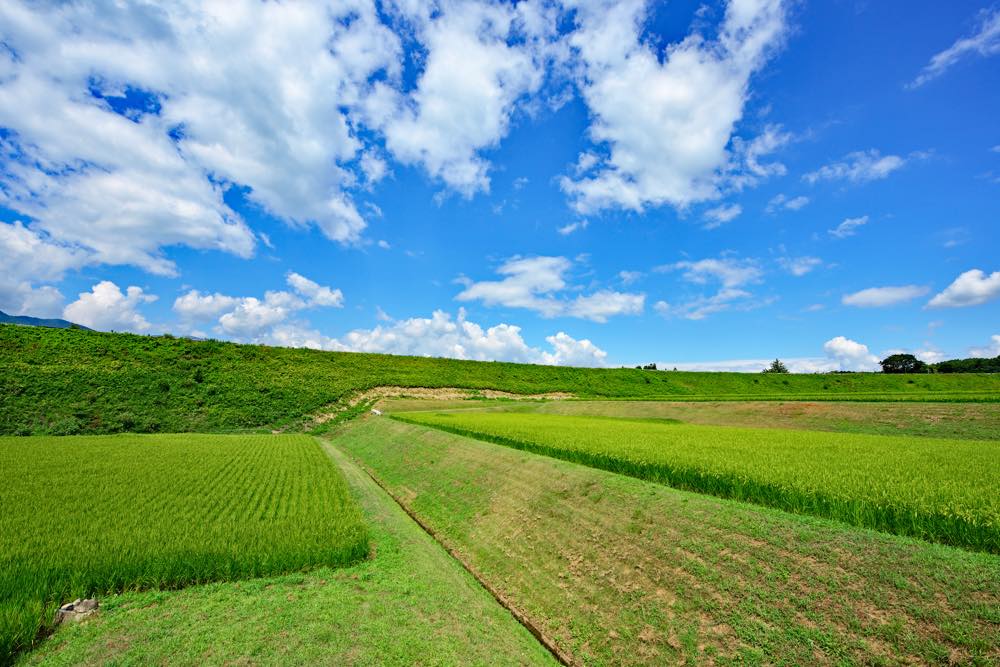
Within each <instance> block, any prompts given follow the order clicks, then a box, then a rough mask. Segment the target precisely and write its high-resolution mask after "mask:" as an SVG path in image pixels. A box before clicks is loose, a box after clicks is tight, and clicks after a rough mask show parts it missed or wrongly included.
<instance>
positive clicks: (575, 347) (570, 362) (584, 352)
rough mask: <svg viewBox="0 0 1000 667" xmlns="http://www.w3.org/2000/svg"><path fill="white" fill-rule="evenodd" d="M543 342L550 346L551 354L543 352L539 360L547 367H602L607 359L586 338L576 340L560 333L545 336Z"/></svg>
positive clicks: (605, 355) (602, 351) (600, 350)
mask: <svg viewBox="0 0 1000 667" xmlns="http://www.w3.org/2000/svg"><path fill="white" fill-rule="evenodd" d="M545 341H546V342H547V343H548V344H549V345H551V346H552V352H543V353H542V357H541V360H542V363H543V364H547V365H549V366H604V364H605V360H606V359H607V357H608V353H607V352H605V351H604V350H602V349H601V348H599V347H597V346H596V345H594V344H593V343H591V342H590V341H589V340H587V339H586V338H584V339H583V340H576V339H575V338H573V337H572V336H569V335H568V334H566V333H563V332H562V331H560V332H559V333H557V334H556V335H554V336H546V338H545Z"/></svg>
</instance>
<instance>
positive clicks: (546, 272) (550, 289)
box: [455, 257, 645, 322]
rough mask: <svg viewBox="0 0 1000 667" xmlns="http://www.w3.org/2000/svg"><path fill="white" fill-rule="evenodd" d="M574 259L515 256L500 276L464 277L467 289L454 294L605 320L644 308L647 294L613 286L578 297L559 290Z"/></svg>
mask: <svg viewBox="0 0 1000 667" xmlns="http://www.w3.org/2000/svg"><path fill="white" fill-rule="evenodd" d="M571 267H572V262H570V260H568V259H566V258H565V257H513V258H511V259H508V260H507V261H505V262H504V263H503V264H501V265H500V267H499V268H498V269H497V273H499V274H500V275H501V276H504V278H503V279H501V280H484V281H481V282H472V281H470V280H468V279H465V280H463V281H462V282H464V284H465V289H464V290H462V292H460V293H459V294H458V295H457V296H456V297H455V298H456V299H458V300H459V301H482V302H483V303H484V304H486V305H487V306H497V305H500V306H507V307H510V308H526V309H528V310H533V311H535V312H537V313H539V314H540V315H542V316H543V317H558V316H569V317H579V318H583V319H589V320H593V321H595V322H606V321H607V319H608V318H609V317H613V316H615V315H637V314H639V313H641V312H642V310H643V306H644V304H645V296H644V295H642V294H632V293H626V292H615V291H611V290H600V291H597V292H594V293H592V294H588V295H583V294H581V295H578V296H577V297H576V298H575V299H571V300H570V299H566V298H561V297H559V296H558V294H559V293H560V292H562V291H564V290H565V289H566V288H567V287H568V285H567V282H566V273H567V272H568V271H569V270H570V268H571Z"/></svg>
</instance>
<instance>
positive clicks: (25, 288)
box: [0, 280, 64, 317]
mask: <svg viewBox="0 0 1000 667" xmlns="http://www.w3.org/2000/svg"><path fill="white" fill-rule="evenodd" d="M63 302H64V299H63V295H62V292H60V291H59V290H58V289H56V288H55V287H52V286H51V285H41V286H39V287H35V286H33V285H32V284H31V283H29V282H27V281H23V282H18V283H15V282H11V281H6V280H5V281H3V282H0V310H2V311H3V312H5V313H7V314H8V315H30V316H32V317H60V316H61V314H62V309H63Z"/></svg>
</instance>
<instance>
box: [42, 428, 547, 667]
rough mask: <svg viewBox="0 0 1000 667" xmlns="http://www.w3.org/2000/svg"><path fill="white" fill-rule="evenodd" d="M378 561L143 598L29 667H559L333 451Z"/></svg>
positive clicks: (72, 632)
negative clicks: (100, 666) (256, 666)
mask: <svg viewBox="0 0 1000 667" xmlns="http://www.w3.org/2000/svg"><path fill="white" fill-rule="evenodd" d="M326 450H327V452H328V454H329V455H330V456H332V457H333V460H334V462H335V463H336V465H337V467H338V468H339V469H340V471H341V474H342V475H343V477H344V479H345V480H346V483H347V486H348V488H349V489H350V492H351V495H352V496H353V497H354V498H355V499H356V500H357V503H358V505H359V506H360V508H361V511H362V512H363V516H364V519H365V521H366V523H367V524H368V525H369V530H370V534H371V552H372V558H370V559H368V560H364V561H361V562H360V563H356V564H354V565H351V566H348V567H342V568H337V569H332V568H318V569H315V570H311V571H309V572H305V573H296V574H290V575H284V576H279V577H271V578H264V579H252V580H249V581H240V582H224V583H215V584H208V585H204V586H195V587H191V588H186V589H183V590H179V591H167V592H162V591H151V592H133V593H124V594H122V595H116V596H112V597H109V598H107V599H105V600H102V605H101V613H100V614H99V615H98V616H97V617H95V618H93V619H90V620H88V621H86V622H84V623H81V624H78V625H73V626H68V627H61V628H60V629H59V630H58V631H57V632H55V633H54V634H53V635H52V636H51V637H50V638H48V639H47V640H46V641H45V642H43V643H42V644H41V646H39V647H38V649H36V650H35V651H32V652H31V653H28V654H25V655H24V657H23V662H24V663H25V664H31V665H34V664H39V665H41V664H46V665H48V664H108V663H113V664H140V665H148V664H170V665H233V664H267V665H284V664H294V665H302V664H306V665H317V664H330V665H346V666H351V665H359V666H360V665H374V664H380V665H407V666H408V665H427V666H430V665H456V664H467V665H550V664H554V663H553V661H552V659H551V657H550V656H549V654H548V652H546V651H545V649H544V648H542V646H541V645H540V644H538V643H537V642H536V641H535V640H534V638H533V637H532V636H531V635H530V634H529V633H528V632H527V631H526V630H525V629H524V628H523V627H521V626H520V625H519V624H518V623H517V622H516V621H515V620H514V619H513V618H512V617H511V616H510V614H508V613H507V612H506V611H505V610H504V609H502V608H501V607H500V606H499V605H497V604H496V602H494V600H493V599H492V598H491V597H490V596H489V594H487V593H486V591H484V590H483V589H482V588H481V587H480V586H479V585H478V584H477V583H476V582H475V581H474V580H473V579H472V577H470V576H469V575H468V574H467V573H466V572H465V571H464V570H463V569H462V568H461V566H460V565H458V563H456V562H455V561H454V560H453V559H452V558H451V557H450V556H449V555H448V554H447V553H446V552H445V551H444V550H443V549H442V548H441V547H440V546H439V545H438V544H437V543H436V542H434V540H433V539H431V538H430V537H429V536H428V535H427V534H426V533H424V532H423V531H422V530H421V529H420V528H419V527H418V526H417V525H416V524H415V523H414V522H413V521H412V520H411V519H410V518H409V517H408V516H406V514H405V513H404V512H403V510H401V509H400V508H399V506H398V505H396V503H395V502H393V501H392V499H391V498H389V496H387V495H386V494H385V492H384V491H382V490H381V489H380V488H379V487H378V486H377V485H376V484H375V483H374V482H373V481H372V480H371V479H370V478H369V477H368V475H366V474H365V473H364V472H363V471H362V470H360V469H359V468H358V467H357V466H356V465H355V464H354V463H352V462H351V461H350V460H349V459H348V458H347V457H346V456H345V455H344V454H343V453H341V452H340V451H338V450H337V449H335V448H332V447H329V446H327V447H326Z"/></svg>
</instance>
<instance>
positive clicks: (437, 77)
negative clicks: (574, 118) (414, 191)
mask: <svg viewBox="0 0 1000 667" xmlns="http://www.w3.org/2000/svg"><path fill="white" fill-rule="evenodd" d="M415 7H416V11H414V12H411V13H407V18H408V19H409V20H410V21H412V23H413V24H414V25H415V27H416V34H417V38H418V39H419V40H420V42H421V43H422V45H423V46H424V48H425V49H426V50H427V57H426V60H425V62H424V67H423V71H422V72H421V74H420V78H419V80H418V82H417V88H416V90H415V91H414V92H413V93H412V94H411V95H410V96H409V97H408V98H407V99H404V100H400V101H399V108H398V110H397V111H396V112H395V113H394V114H393V115H392V116H391V117H390V118H388V119H387V120H386V124H385V137H386V145H387V147H388V148H389V150H390V151H392V153H393V155H394V156H395V157H396V158H397V159H398V160H400V161H401V162H403V163H407V164H421V165H423V166H424V168H426V169H427V171H428V173H430V174H431V175H432V176H433V177H435V178H439V179H441V180H442V181H444V182H445V183H446V184H447V185H448V186H450V187H452V188H454V189H455V190H458V191H459V192H461V193H463V194H465V195H466V196H471V195H472V194H474V193H475V192H477V191H480V190H488V189H489V186H490V180H489V176H488V163H487V161H486V160H485V159H484V158H482V157H480V155H479V151H481V150H482V149H484V148H489V147H493V146H496V145H497V144H498V143H499V141H500V140H501V139H502V138H503V137H504V136H506V134H507V132H508V130H509V127H510V122H511V116H512V114H513V113H514V109H515V102H517V101H518V100H519V99H520V98H522V97H523V96H525V95H527V94H529V93H532V92H535V91H537V90H538V88H539V86H540V85H541V83H542V81H543V78H544V76H543V75H544V62H543V60H542V56H541V55H540V54H539V53H538V52H537V51H535V50H533V49H532V48H531V46H532V44H533V42H532V41H531V39H530V37H533V36H537V34H533V33H534V30H541V31H546V29H547V28H548V26H547V23H546V20H545V17H544V16H537V17H536V18H538V19H539V21H538V23H533V24H530V25H528V24H525V23H524V22H523V21H522V20H521V18H522V17H521V15H520V14H519V10H518V8H517V7H513V6H506V5H501V4H491V3H472V2H466V3H444V4H442V5H441V6H440V7H433V8H432V7H431V6H430V5H427V6H423V5H416V6H415ZM526 31H527V33H528V34H527V35H526V34H525V33H526ZM526 36H527V37H528V38H529V39H525V37H526ZM515 38H520V39H515Z"/></svg>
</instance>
